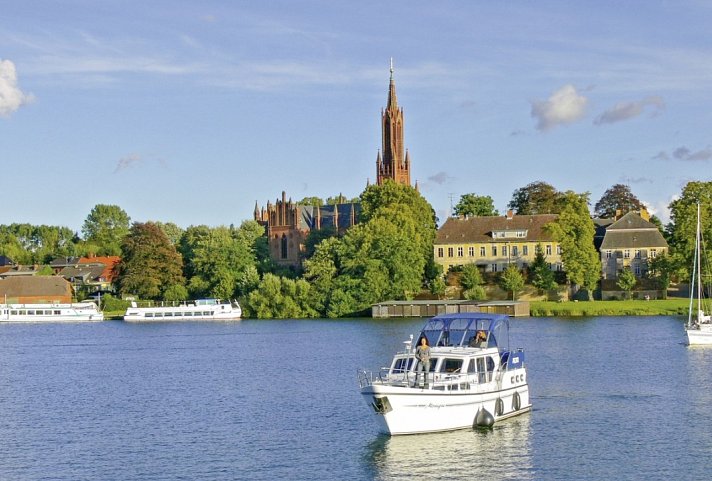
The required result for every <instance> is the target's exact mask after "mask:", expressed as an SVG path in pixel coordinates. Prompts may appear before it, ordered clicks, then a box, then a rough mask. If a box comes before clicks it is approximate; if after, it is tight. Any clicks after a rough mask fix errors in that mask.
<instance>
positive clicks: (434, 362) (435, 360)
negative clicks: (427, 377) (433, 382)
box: [429, 357, 440, 372]
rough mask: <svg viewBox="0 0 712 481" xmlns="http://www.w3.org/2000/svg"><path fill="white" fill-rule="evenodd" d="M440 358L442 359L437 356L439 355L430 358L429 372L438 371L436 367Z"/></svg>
mask: <svg viewBox="0 0 712 481" xmlns="http://www.w3.org/2000/svg"><path fill="white" fill-rule="evenodd" d="M439 360H440V358H437V357H431V358H430V371H429V372H436V371H435V367H436V366H437V365H438V361H439Z"/></svg>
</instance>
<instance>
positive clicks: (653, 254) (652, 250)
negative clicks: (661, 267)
mask: <svg viewBox="0 0 712 481" xmlns="http://www.w3.org/2000/svg"><path fill="white" fill-rule="evenodd" d="M656 255H658V252H657V251H656V250H655V249H650V257H652V258H653V259H655V256H656Z"/></svg>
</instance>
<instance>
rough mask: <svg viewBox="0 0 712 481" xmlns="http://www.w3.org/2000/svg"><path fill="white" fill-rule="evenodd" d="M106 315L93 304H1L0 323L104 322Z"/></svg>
mask: <svg viewBox="0 0 712 481" xmlns="http://www.w3.org/2000/svg"><path fill="white" fill-rule="evenodd" d="M103 320H104V313H103V312H101V311H99V309H98V308H97V307H96V304H94V303H93V302H75V303H72V304H0V322H86V321H103Z"/></svg>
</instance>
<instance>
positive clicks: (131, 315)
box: [124, 299, 242, 322]
mask: <svg viewBox="0 0 712 481" xmlns="http://www.w3.org/2000/svg"><path fill="white" fill-rule="evenodd" d="M241 317H242V309H241V308H240V304H238V303H237V301H232V302H229V301H222V300H220V299H198V300H195V301H190V302H183V303H180V304H177V305H171V306H151V307H138V305H137V304H136V303H135V302H132V303H131V307H129V308H128V309H126V313H125V314H124V321H134V322H155V321H238V320H240V318H241Z"/></svg>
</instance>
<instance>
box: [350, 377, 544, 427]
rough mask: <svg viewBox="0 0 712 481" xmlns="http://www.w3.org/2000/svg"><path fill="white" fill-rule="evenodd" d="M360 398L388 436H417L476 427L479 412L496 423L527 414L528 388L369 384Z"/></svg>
mask: <svg viewBox="0 0 712 481" xmlns="http://www.w3.org/2000/svg"><path fill="white" fill-rule="evenodd" d="M361 394H362V395H363V397H364V400H365V401H366V403H367V404H369V405H370V406H371V408H372V409H373V411H374V413H375V415H376V416H377V418H378V420H379V422H380V424H381V427H382V430H383V431H384V432H387V433H389V434H391V435H402V434H421V433H434V432H443V431H455V430H458V429H471V428H473V427H476V425H477V423H476V421H475V418H476V416H477V413H478V411H479V410H481V409H485V410H487V411H488V412H489V413H490V414H491V415H492V416H493V418H494V421H495V422H496V421H500V420H503V419H507V418H510V417H512V416H516V415H519V414H522V413H525V412H528V411H530V410H531V402H530V400H529V385H528V384H521V385H519V386H516V387H511V388H508V389H502V390H499V391H485V392H476V391H452V392H450V391H439V390H435V389H419V388H410V387H397V386H389V385H379V384H373V385H370V386H366V387H363V388H362V389H361Z"/></svg>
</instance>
